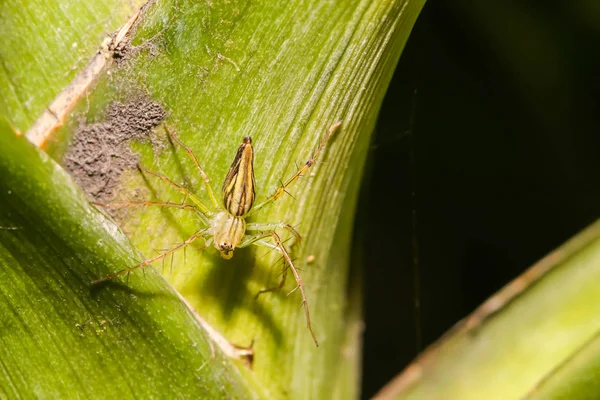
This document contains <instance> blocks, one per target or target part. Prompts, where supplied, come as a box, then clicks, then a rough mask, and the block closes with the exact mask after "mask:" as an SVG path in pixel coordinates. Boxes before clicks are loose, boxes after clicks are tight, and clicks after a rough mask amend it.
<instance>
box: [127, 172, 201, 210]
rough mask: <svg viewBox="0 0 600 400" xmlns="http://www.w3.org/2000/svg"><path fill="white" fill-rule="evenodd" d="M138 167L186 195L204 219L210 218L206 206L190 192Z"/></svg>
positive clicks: (165, 178)
mask: <svg viewBox="0 0 600 400" xmlns="http://www.w3.org/2000/svg"><path fill="white" fill-rule="evenodd" d="M138 167H139V168H140V169H141V170H142V171H144V172H146V173H148V174H150V175H152V176H155V177H157V178H158V179H160V180H162V181H163V182H165V183H167V184H169V185H171V186H172V187H174V188H175V189H177V191H179V192H180V193H183V194H185V195H186V197H189V198H190V200H192V201H193V202H194V204H195V205H196V207H197V208H198V211H200V212H201V213H202V214H204V215H205V216H206V217H211V216H212V212H211V211H210V210H209V209H208V207H206V206H205V205H204V203H202V202H201V201H200V199H199V198H198V197H197V196H196V195H195V194H193V193H192V192H190V191H189V190H187V189H186V188H184V187H183V186H181V185H178V184H176V183H175V182H173V181H172V180H170V179H169V178H167V177H166V176H164V175H161V174H159V173H156V172H153V171H150V170H149V169H147V168H146V167H144V166H142V165H141V164H138Z"/></svg>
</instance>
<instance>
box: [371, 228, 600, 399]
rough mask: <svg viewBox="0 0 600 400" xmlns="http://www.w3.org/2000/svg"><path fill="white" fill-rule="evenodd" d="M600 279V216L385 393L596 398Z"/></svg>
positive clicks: (390, 395)
mask: <svg viewBox="0 0 600 400" xmlns="http://www.w3.org/2000/svg"><path fill="white" fill-rule="evenodd" d="M599 281H600V222H597V223H595V224H594V225H592V226H591V227H590V228H588V229H587V230H586V231H584V232H582V233H580V234H579V235H577V236H576V237H575V238H573V239H571V240H570V241H569V242H567V243H566V244H565V245H563V246H562V247H561V248H559V249H557V250H556V251H555V252H553V253H552V254H550V255H549V256H547V257H546V258H544V259H542V260H541V261H539V262H538V263H537V264H536V265H534V266H533V267H532V268H531V269H530V270H529V271H527V272H526V273H525V274H523V275H522V276H521V277H519V278H518V279H516V280H515V281H513V282H511V283H510V284H509V285H507V286H506V287H505V288H504V289H503V290H502V291H500V292H499V293H498V294H496V295H495V296H494V297H492V298H491V299H489V300H488V301H487V302H485V303H484V304H483V305H482V306H481V307H480V308H479V309H478V310H476V311H475V312H474V313H473V314H472V315H471V316H470V317H469V318H467V319H465V321H463V322H461V323H460V324H459V325H457V327H455V328H454V330H453V331H452V332H451V333H450V334H449V335H447V336H446V337H444V338H442V339H441V340H440V341H439V343H437V344H434V345H433V346H432V347H430V348H429V349H428V350H427V351H425V353H424V354H423V355H422V356H421V357H419V359H418V360H417V361H416V362H415V364H413V365H411V366H410V367H409V368H407V370H406V371H405V372H404V373H403V374H402V375H400V376H399V377H398V378H397V379H396V380H395V381H394V382H392V383H390V384H389V385H388V387H386V388H385V389H384V390H383V391H382V392H381V396H382V397H383V398H397V399H428V398H431V397H437V396H438V395H439V393H443V394H444V398H445V399H480V398H485V399H507V398H508V399H514V398H535V399H554V398H577V399H579V398H594V397H595V395H596V394H597V393H598V392H597V390H595V388H596V387H597V386H598V384H597V383H596V382H597V381H598V376H599V372H598V371H599V370H598V363H599V361H600V357H599V355H600V352H599V351H598V335H599V334H600V318H599V317H598V308H599V307H600V290H598V282H599ZM592 394H594V395H592ZM588 396H591V397H588Z"/></svg>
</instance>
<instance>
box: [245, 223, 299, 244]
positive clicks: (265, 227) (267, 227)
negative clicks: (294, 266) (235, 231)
mask: <svg viewBox="0 0 600 400" xmlns="http://www.w3.org/2000/svg"><path fill="white" fill-rule="evenodd" d="M275 229H285V230H286V231H288V232H289V233H290V234H291V235H292V237H293V240H292V243H291V244H290V247H294V246H295V245H296V244H298V243H300V241H301V240H302V236H300V234H299V233H298V231H296V229H294V227H293V226H291V225H290V224H286V223H285V222H274V223H266V224H260V223H249V224H247V225H246V230H247V231H260V232H268V231H273V230H275ZM269 236H270V235H269Z"/></svg>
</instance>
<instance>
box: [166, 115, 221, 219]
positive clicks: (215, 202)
mask: <svg viewBox="0 0 600 400" xmlns="http://www.w3.org/2000/svg"><path fill="white" fill-rule="evenodd" d="M165 130H166V131H167V133H168V134H169V135H170V136H171V138H173V140H174V141H175V142H176V143H177V144H178V145H180V146H181V147H183V148H184V149H185V151H186V152H187V153H188V155H189V156H190V157H191V158H192V160H193V161H194V164H196V168H198V172H199V173H200V176H201V177H202V180H203V181H204V186H205V187H206V191H207V192H208V196H209V197H210V201H212V203H213V205H214V206H215V208H217V209H220V208H221V204H220V203H219V201H218V200H217V198H216V196H215V191H214V190H213V188H212V186H211V184H210V179H209V178H208V175H206V173H205V172H204V170H203V169H202V167H201V166H200V163H199V162H198V159H197V158H196V155H195V154H194V152H193V151H192V149H190V148H189V147H187V146H186V145H185V144H184V143H183V142H182V141H181V140H179V138H178V137H177V135H175V132H173V131H172V130H171V128H169V127H168V126H167V125H165Z"/></svg>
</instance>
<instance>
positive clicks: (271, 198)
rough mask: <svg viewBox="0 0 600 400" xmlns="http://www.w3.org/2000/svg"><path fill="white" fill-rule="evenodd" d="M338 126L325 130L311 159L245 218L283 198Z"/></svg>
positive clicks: (313, 160) (311, 164)
mask: <svg viewBox="0 0 600 400" xmlns="http://www.w3.org/2000/svg"><path fill="white" fill-rule="evenodd" d="M340 125H342V121H338V122H336V123H335V124H333V125H332V126H331V127H330V128H329V129H328V130H327V132H325V135H324V136H323V138H322V139H321V141H320V142H319V145H318V146H317V149H316V150H315V152H314V153H313V156H312V158H311V159H310V160H308V161H307V162H306V163H305V164H304V165H303V166H302V168H300V169H299V170H298V171H296V173H295V174H294V175H292V176H291V177H290V178H289V179H288V180H287V181H285V182H283V183H282V184H281V186H279V187H278V188H277V190H275V192H273V194H272V195H270V196H269V197H267V199H266V200H265V201H263V202H262V203H259V204H257V205H255V206H254V208H253V209H252V210H251V211H250V212H249V213H248V214H246V216H250V215H251V214H253V213H254V212H255V211H258V210H260V209H261V208H263V207H264V206H266V205H269V204H271V203H273V202H274V201H275V200H277V199H278V198H280V197H281V196H283V195H284V194H285V193H286V190H287V188H288V187H289V186H290V185H291V184H292V183H294V182H296V181H297V180H298V179H299V178H300V177H301V176H303V175H304V174H306V172H307V171H308V170H309V168H310V167H312V166H313V165H315V164H316V162H317V157H319V154H320V153H321V151H322V150H323V148H324V147H325V143H326V142H327V139H328V138H329V136H331V134H332V133H333V132H335V131H336V130H337V129H338V128H339V127H340Z"/></svg>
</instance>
